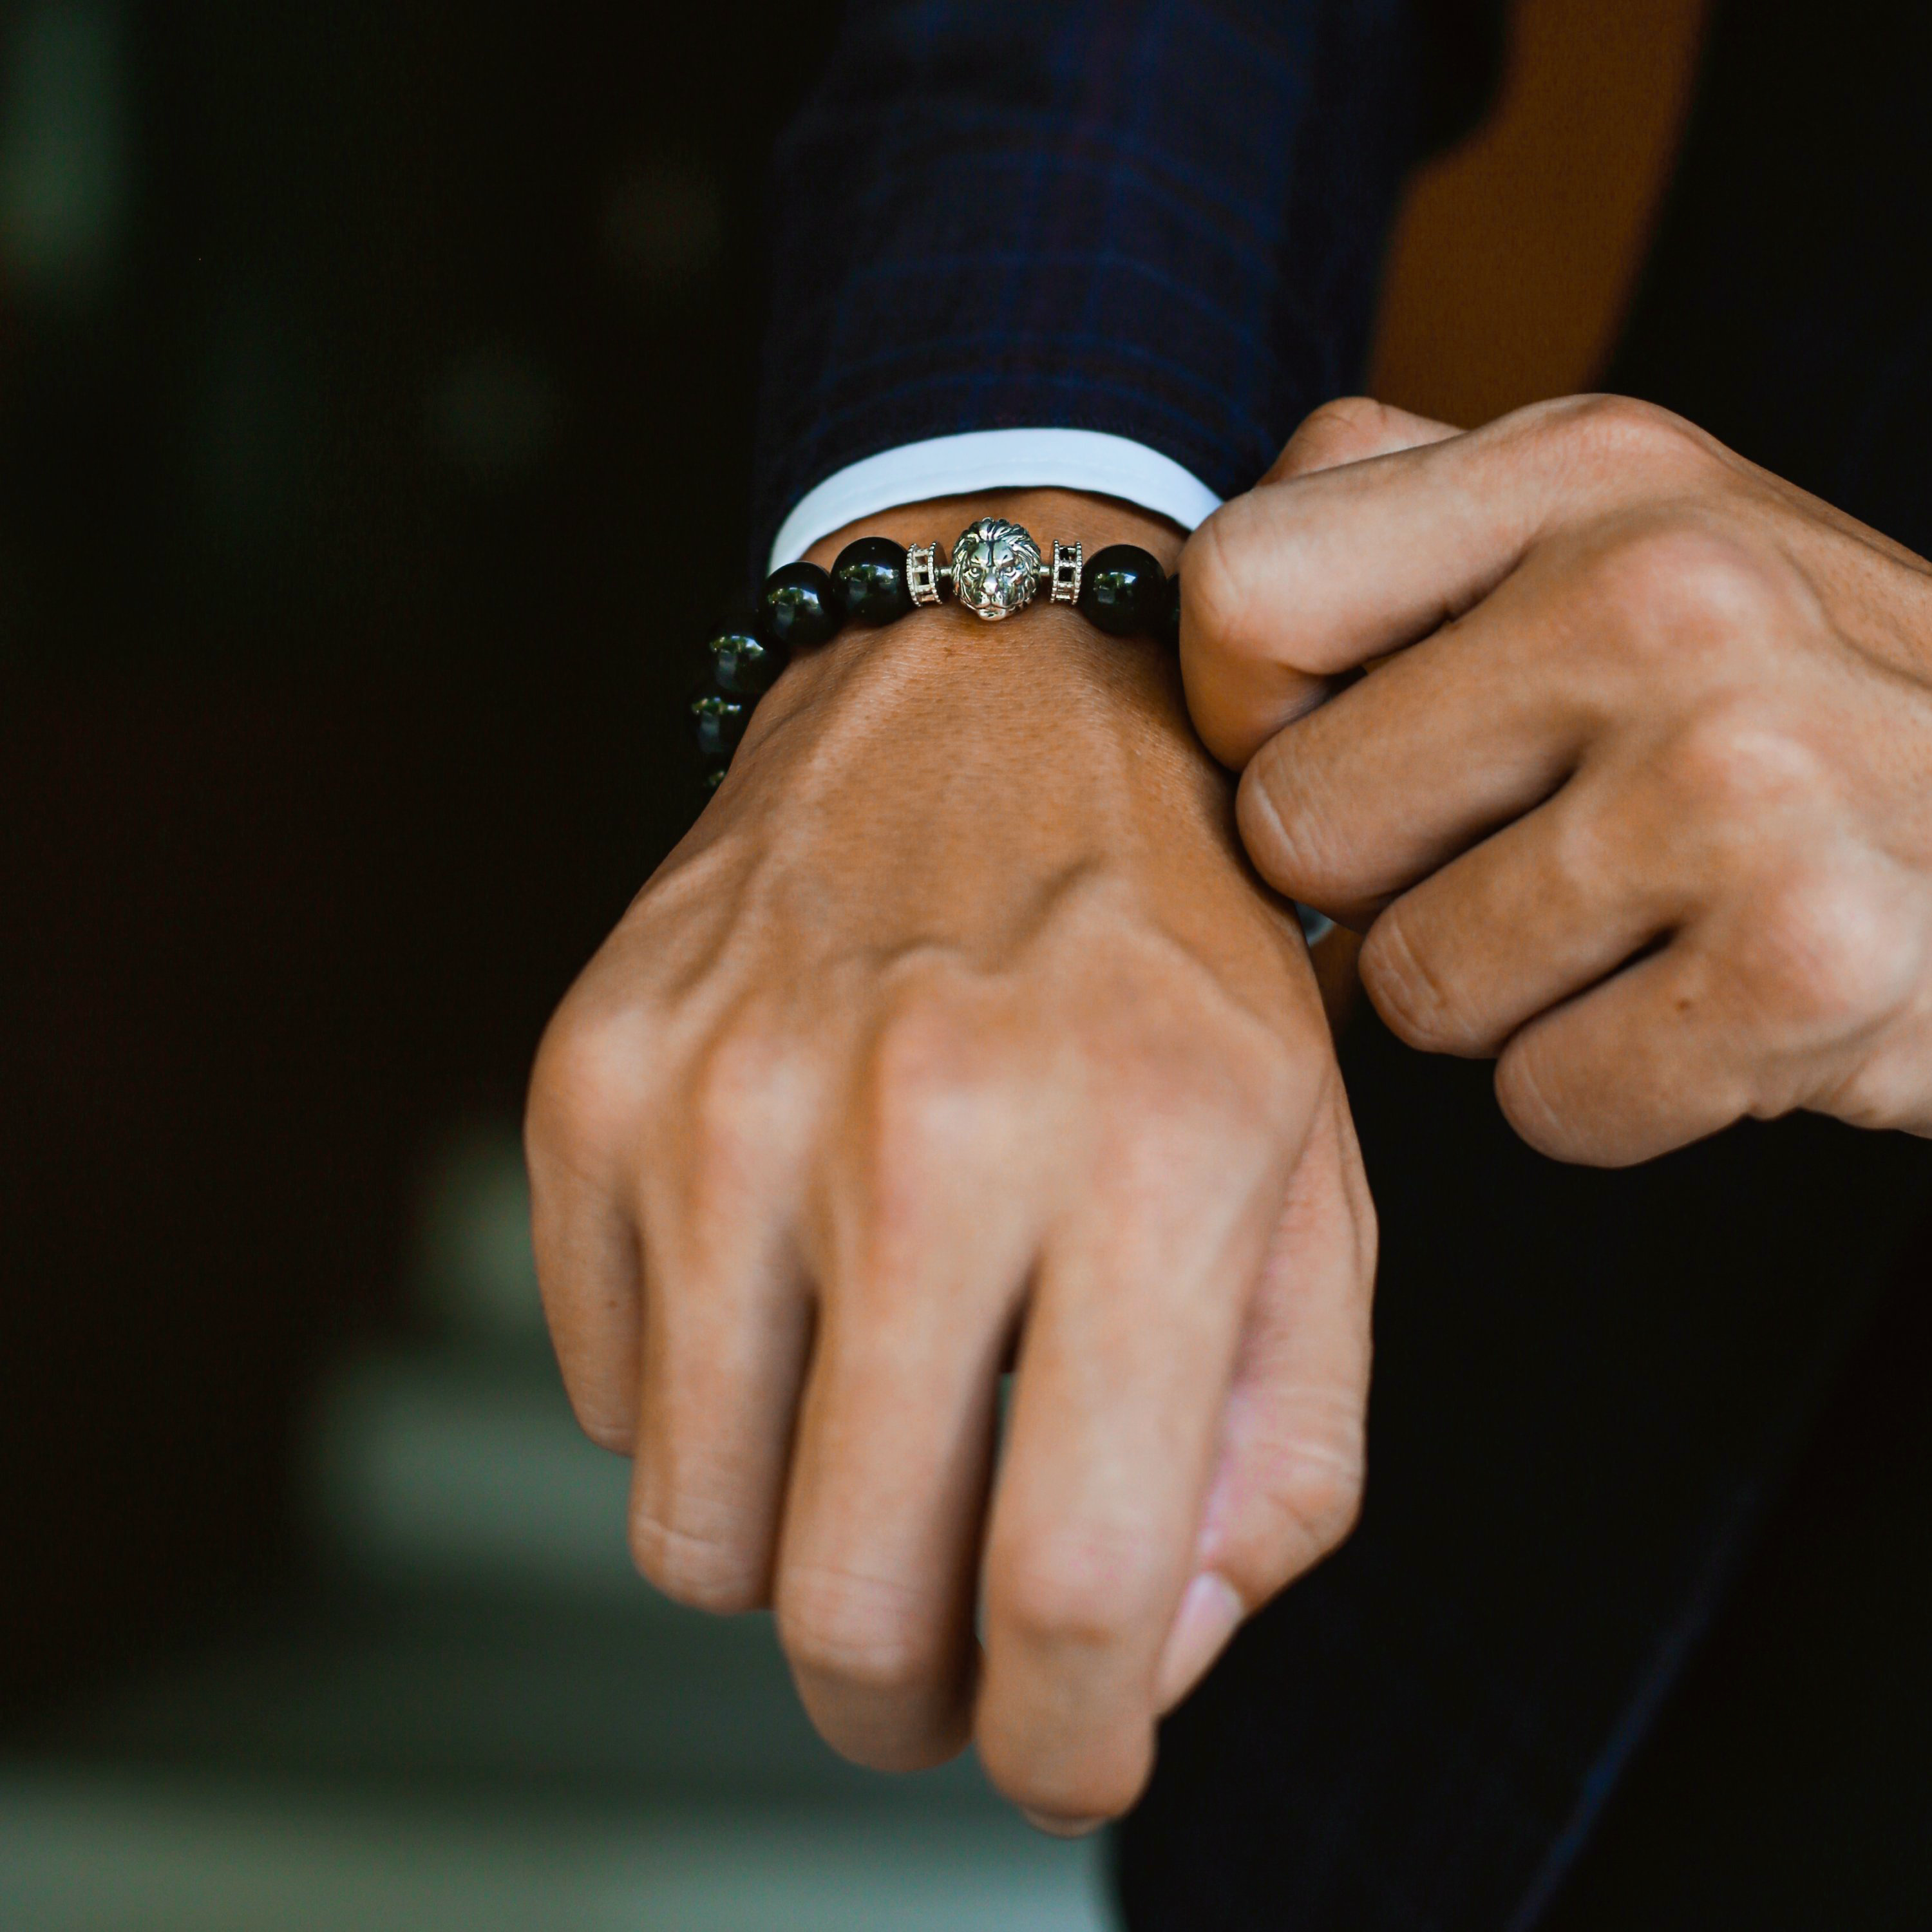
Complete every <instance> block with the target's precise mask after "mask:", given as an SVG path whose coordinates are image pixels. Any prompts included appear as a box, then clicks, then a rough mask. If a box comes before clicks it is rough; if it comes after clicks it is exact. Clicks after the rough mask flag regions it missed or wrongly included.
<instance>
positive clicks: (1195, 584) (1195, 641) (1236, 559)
mask: <svg viewBox="0 0 1932 1932" xmlns="http://www.w3.org/2000/svg"><path fill="white" fill-rule="evenodd" d="M1252 526H1253V511H1252V509H1251V508H1250V507H1249V505H1248V503H1247V499H1244V498H1241V497H1236V498H1235V499H1232V500H1231V501H1230V502H1226V503H1224V504H1223V505H1222V506H1221V507H1220V508H1219V509H1218V510H1217V511H1214V514H1212V515H1211V516H1210V517H1208V519H1207V520H1206V521H1205V523H1202V525H1201V526H1200V527H1199V529H1196V531H1195V532H1194V534H1193V535H1192V536H1191V537H1190V538H1188V540H1187V547H1185V549H1184V550H1183V551H1182V553H1181V563H1180V572H1181V581H1182V583H1184V584H1185V585H1186V586H1187V601H1186V604H1185V622H1186V625H1187V647H1188V654H1189V656H1190V658H1192V659H1193V660H1195V661H1197V662H1199V663H1202V664H1207V665H1209V666H1212V665H1215V664H1228V663H1229V662H1241V661H1247V660H1248V659H1251V658H1259V657H1260V656H1261V655H1262V649H1261V637H1260V634H1259V632H1258V631H1256V630H1255V629H1254V628H1253V626H1251V625H1250V624H1249V622H1248V608H1249V601H1250V599H1249V589H1248V583H1247V579H1248V577H1249V574H1250V568H1249V559H1250V554H1251V552H1252V549H1253V541H1252V538H1253V530H1252Z"/></svg>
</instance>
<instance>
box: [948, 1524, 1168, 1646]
mask: <svg viewBox="0 0 1932 1932" xmlns="http://www.w3.org/2000/svg"><path fill="white" fill-rule="evenodd" d="M1148 1582H1149V1579H1148V1577H1147V1576H1146V1575H1145V1564H1144V1562H1142V1561H1141V1560H1140V1559H1138V1558H1136V1556H1133V1555H1132V1554H1131V1553H1130V1552H1129V1550H1127V1549H1126V1548H1124V1547H1121V1546H1119V1545H1118V1544H1115V1543H1113V1542H1111V1541H1097V1540H1095V1539H1092V1538H1080V1537H1078V1536H1075V1535H1068V1534H1067V1533H1065V1532H1062V1533H1061V1534H1060V1535H1056V1536H1054V1537H1052V1538H1042V1539H1040V1541H1038V1542H1037V1543H1034V1544H1027V1545H1023V1546H1022V1547H1020V1548H1019V1549H1017V1550H1011V1551H1008V1552H1006V1553H1003V1560H1001V1561H1000V1562H996V1563H995V1565H993V1566H992V1570H991V1572H990V1574H989V1577H988V1579H987V1592H986V1607H987V1611H988V1614H989V1617H991V1618H992V1620H993V1621H994V1622H995V1623H997V1624H998V1625H999V1627H1000V1628H1001V1630H1002V1631H1004V1632H1005V1633H1006V1634H1007V1635H1009V1636H1010V1637H1013V1639H1015V1640H1016V1641H1017V1642H1018V1643H1020V1644H1021V1645H1022V1646H1024V1647H1025V1648H1028V1649H1035V1650H1046V1651H1049V1652H1052V1651H1061V1650H1073V1651H1085V1652H1096V1651H1108V1650H1112V1649H1116V1648H1118V1646H1120V1645H1121V1644H1122V1643H1124V1642H1125V1641H1126V1640H1127V1637H1128V1636H1129V1634H1130V1632H1131V1631H1133V1629H1134V1628H1135V1627H1136V1625H1137V1623H1138V1622H1139V1621H1140V1619H1141V1616H1142V1610H1143V1609H1144V1607H1145V1605H1146V1604H1147V1601H1148V1597H1149V1591H1148Z"/></svg>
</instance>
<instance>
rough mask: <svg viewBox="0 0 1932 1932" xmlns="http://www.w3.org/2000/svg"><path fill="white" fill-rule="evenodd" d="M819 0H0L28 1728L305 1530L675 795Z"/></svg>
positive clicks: (17, 1609)
mask: <svg viewBox="0 0 1932 1932" xmlns="http://www.w3.org/2000/svg"><path fill="white" fill-rule="evenodd" d="M830 11H831V10H830V9H829V8H828V7H823V6H812V5H806V6H795V7H786V8H784V9H772V10H768V9H766V8H763V7H757V6H754V5H748V4H745V0H719V4H716V5H712V6H709V7H706V8H702V9H690V8H683V9H677V8H669V7H638V6H629V7H615V6H613V7H586V8H563V9H558V8H555V7H540V6H536V5H516V4H507V5H506V4H497V5H484V6H464V7H455V6H450V5H440V4H415V5H401V6H398V5H382V6H377V5H367V4H357V0H344V4H341V5H334V6H331V7H323V8H295V9H290V8H278V7H260V6H258V5H243V4H240V0H169V4H168V5H166V6H161V5H151V4H147V5H143V4H136V0H119V3H118V4H117V0H32V4H18V3H17V4H14V5H9V6H7V7H4V8H0V826H4V827H5V834H4V836H0V1001H4V1011H5V1020H4V1023H0V1091H4V1094H5V1102H6V1111H5V1124H4V1126H0V1241H4V1259H0V1280H4V1282H5V1288H4V1291H0V1496H4V1498H5V1505H4V1517H0V1541H4V1547H5V1550H6V1556H5V1559H4V1568H5V1571H7V1573H9V1574H10V1579H11V1580H10V1583H8V1584H7V1589H6V1598H7V1607H6V1613H5V1632H6V1636H5V1643H0V1708H4V1709H5V1710H6V1711H7V1712H15V1713H17V1712H20V1711H22V1710H23V1709H26V1708H27V1707H28V1706H32V1705H34V1704H35V1703H40V1702H43V1701H44V1700H47V1699H48V1698H49V1697H53V1696H55V1695H56V1694H58V1693H59V1692H60V1691H62V1688H63V1687H66V1686H70V1685H72V1684H73V1683H74V1681H75V1680H76V1679H77V1678H78V1677H80V1676H83V1675H86V1674H87V1673H98V1672H99V1671H101V1670H103V1669H104V1668H111V1667H113V1665H114V1664H115V1662H116V1661H118V1660H120V1659H122V1658H124V1657H125V1655H126V1654H127V1652H129V1651H130V1650H136V1649H141V1648H142V1647H144V1646H149V1645H151V1644H152V1643H154V1641H155V1640H156V1639H157V1637H160V1636H161V1635H162V1634H163V1633H166V1632H167V1631H169V1630H171V1629H173V1628H177V1627H178V1626H179V1625H180V1624H181V1621H182V1619H184V1617H188V1618H193V1617H194V1616H199V1615H200V1614H201V1613H202V1611H203V1610H205V1607H206V1606H207V1604H208V1601H209V1600H210V1598H211V1597H214V1596H219V1595H221V1594H222V1593H223V1592H225V1591H226V1589H229V1586H231V1585H232V1584H233V1583H234V1582H235V1581H236V1580H240V1579H244V1578H246V1577H251V1576H253V1575H256V1574H260V1573H261V1572H262V1571H263V1570H264V1568H265V1567H266V1566H269V1565H272V1563H273V1562H274V1561H275V1559H276V1556H277V1555H278V1551H279V1549H280V1547H281V1544H283V1543H284V1541H285V1537H286V1530H287V1525H286V1520H285V1518H286V1511H285V1508H284V1503H285V1500H286V1497H287V1458H288V1454H289V1444H290V1427H291V1418H292V1417H293V1415H295V1413H296V1410H297V1408H298V1406H299V1394H300V1391H301V1390H302V1388H303V1386H304V1385H305V1378H307V1377H308V1376H310V1375H311V1373H312V1372H313V1370H314V1368H315V1367H316V1365H317V1364H318V1362H319V1361H321V1360H323V1359H324V1358H326V1355H328V1353H329V1350H330V1349H332V1347H333V1346H335V1345H336V1343H338V1341H339V1340H340V1339H341V1337H342V1335H343V1334H344V1331H352V1332H353V1331H361V1330H367V1329H369V1328H380V1327H383V1325H393V1324H395V1323H398V1322H403V1321H406V1320H407V1319H408V1318H407V1315H406V1313H404V1310H403V1309H402V1307H401V1305H400V1304H399V1297H398V1289H397V1283H398V1280H399V1275H400V1257H401V1255H402V1253H403V1252H404V1247H405V1245H406V1243H407V1221H408V1219H409V1217H410V1214H411V1213H412V1211H413V1208H412V1197H411V1194H410V1190H411V1187H412V1185H413V1181H414V1178H415V1177H416V1175H417V1174H418V1172H419V1169H420V1167H421V1165H422V1161H423V1160H424V1158H425V1149H426V1148H428V1146H429V1145H431V1144H432V1143H433V1142H434V1139H435V1138H436V1137H437V1135H438V1134H439V1133H441V1132H442V1131H443V1130H444V1128H445V1127H446V1124H448V1123H449V1121H452V1119H455V1118H464V1117H468V1116H472V1115H484V1116H488V1117H492V1118H495V1117H508V1116H510V1115H514V1111H515V1109H516V1107H517V1103H518V1099H519V1094H520V1085H521V1082H522V1079H523V1075H524V1073H525V1071H526V1067H527V1064H528V1061H529V1055H530V1053H531V1051H532V1046H533V1043H534V1041H535V1037H536V1034H537V1032H538V1029H539V1028H540V1027H541V1024H542V1022H543V1019H544V1016H545V1014H546V1013H547V1009H548V1008H549V1007H550V1005H551V1004H553V1002H554V1001H555V999H556V997H557V995H559V992H561V990H562V988H563V987H564V986H565V985H566V984H567V983H568V980H569V977H570V976H571V974H572V973H573V972H574V970H575V969H576V968H577V965H580V963H581V962H582V961H583V959H584V958H586V956H587V955H588V954H589V951H590V950H591V949H592V947H594V946H595V944H596V943H597V941H598V938H600V937H601V934H602V932H604V929H606V928H607V926H609V924H610V922H611V921H612V920H613V918H614V917H615V916H616V913H618V912H619V911H620V910H622V906H623V904H624V903H625V900H626V899H627V898H628V896H629V895H630V894H631V892H633V891H634V890H635V889H636V887H637V885H638V884H639V883H640V882H641V880H642V879H643V877H645V876H646V874H647V873H648V871H649V869H650V868H651V866H652V865H653V864H654V863H655V861H656V859H658V857H659V856H661V853H662V852H663V851H664V850H665V849H666V847H667V845H668V844H669V843H670V841H671V840H672V839H673V838H674V837H675V836H676V834H677V832H679V831H680V830H681V829H682V826H683V824H684V823H686V822H688V817H689V815H690V813H691V810H692V808H693V799H692V796H691V793H690V791H689V790H688V773H687V772H686V771H685V764H684V761H683V760H682V757H680V756H679V752H680V751H681V747H680V746H679V744H678V743H677V742H676V737H675V731H674V726H673V724H671V723H670V721H668V720H667V707H666V706H665V705H664V703H663V702H662V697H661V691H658V690H656V689H655V688H653V687H652V686H650V685H649V679H648V675H647V667H648V665H649V661H650V651H651V649H652V648H661V646H662V643H663V641H664V640H665V639H667V638H671V637H684V636H686V635H688V634H691V632H692V631H694V630H695V629H696V628H697V627H698V626H699V625H701V624H702V623H703V622H704V621H705V619H706V616H707V615H708V614H709V613H710V612H711V611H712V609H713V608H714V607H715V605H716V603H717V600H718V598H719V597H720V596H721V595H722V594H723V593H724V589H725V588H726V586H727V585H730V584H733V583H735V582H736V579H737V577H738V575H739V572H740V571H741V568H742V556H743V544H744V536H743V517H742V504H743V502H744V498H745V488H746V469H747V463H748V443H749V424H750V417H751V383H750V380H749V374H750V371H751V367H752V360H753V353H754V343H755V340H756V335H757V328H758V324H759V315H760V288H759V277H758V273H757V250H756V248H755V245H754V237H755V236H756V234H757V203H758V199H759V195H760V188H761V178H762V172H763V166H764V161H765V156H766V145H767V139H768V136H769V133H770V131H771V130H772V128H773V127H774V126H775V124H776V123H777V121H778V119H779V118H781V116H782V115H783V114H784V110H785V106H786V102H787V98H788V95H789V92H790V88H791V87H792V86H793V85H794V84H795V79H796V75H797V74H799V72H800V71H802V68H803V66H804V64H805V62H807V60H808V56H809V54H810V52H811V48H812V46H813V45H814V42H815V41H816V40H817V38H818V37H819V36H820V34H822V32H823V26H824V22H825V20H826V17H827V16H828V15H829V13H830ZM649 696H655V697H657V699H658V701H656V702H655V703H653V702H649V701H647V697H649Z"/></svg>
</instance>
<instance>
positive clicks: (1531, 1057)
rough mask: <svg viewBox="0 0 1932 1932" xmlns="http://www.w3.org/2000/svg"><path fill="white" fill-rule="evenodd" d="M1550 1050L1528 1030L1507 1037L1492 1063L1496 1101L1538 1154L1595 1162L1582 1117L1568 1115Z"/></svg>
mask: <svg viewBox="0 0 1932 1932" xmlns="http://www.w3.org/2000/svg"><path fill="white" fill-rule="evenodd" d="M1550 1051H1551V1049H1550V1046H1549V1044H1548V1042H1547V1040H1546V1039H1544V1038H1543V1037H1541V1036H1540V1035H1538V1034H1537V1033H1536V1032H1535V1031H1532V1033H1530V1034H1529V1035H1526V1036H1524V1037H1519V1038H1518V1039H1517V1040H1514V1041H1512V1042H1511V1044H1510V1046H1508V1048H1507V1049H1505V1052H1504V1053H1503V1055H1502V1058H1501V1059H1500V1060H1499V1061H1497V1063H1496V1104H1497V1105H1498V1106H1499V1107H1500V1108H1501V1109H1502V1114H1503V1118H1505V1120H1506V1121H1508V1122H1509V1124H1510V1125H1511V1127H1513V1128H1514V1130H1516V1132H1517V1134H1518V1135H1520V1136H1521V1137H1522V1139H1523V1140H1524V1141H1525V1142H1526V1143H1527V1144H1528V1145H1529V1146H1531V1147H1532V1148H1535V1150H1536V1151H1537V1152H1538V1153H1539V1154H1547V1155H1548V1156H1549V1157H1550V1159H1552V1160H1571V1161H1582V1162H1586V1163H1589V1164H1591V1165H1600V1164H1601V1163H1599V1162H1598V1161H1596V1160H1594V1159H1593V1158H1592V1149H1591V1144H1590V1135H1589V1122H1588V1121H1587V1119H1579V1118H1573V1117H1572V1113H1571V1104H1570V1101H1571V1097H1570V1095H1569V1094H1568V1091H1567V1088H1566V1086H1565V1083H1564V1082H1562V1080H1561V1079H1559V1078H1556V1077H1554V1076H1556V1069H1554V1068H1553V1067H1551V1066H1550Z"/></svg>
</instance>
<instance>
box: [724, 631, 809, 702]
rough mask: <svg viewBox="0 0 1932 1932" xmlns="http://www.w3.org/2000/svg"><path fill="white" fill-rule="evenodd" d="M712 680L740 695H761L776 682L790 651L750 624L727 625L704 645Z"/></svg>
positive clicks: (725, 689)
mask: <svg viewBox="0 0 1932 1932" xmlns="http://www.w3.org/2000/svg"><path fill="white" fill-rule="evenodd" d="M704 655H705V657H706V660H707V661H708V662H709V665H710V667H711V678H712V682H713V683H714V684H715V685H717V687H718V689H719V690H720V691H731V692H733V693H734V694H736V696H738V697H762V696H763V694H765V693H766V691H769V690H770V689H771V688H772V685H774V684H775V683H776V682H777V681H778V673H779V672H780V671H781V670H784V667H785V664H786V661H787V659H788V658H789V657H790V655H791V653H790V652H789V651H787V649H785V647H784V645H782V644H768V643H766V642H765V640H763V638H762V637H760V636H759V635H758V634H757V631H754V629H753V628H751V625H748V624H727V625H725V627H724V629H722V630H721V631H718V632H716V633H715V634H713V636H712V637H711V639H710V640H709V642H708V643H706V645H705V646H704Z"/></svg>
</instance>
